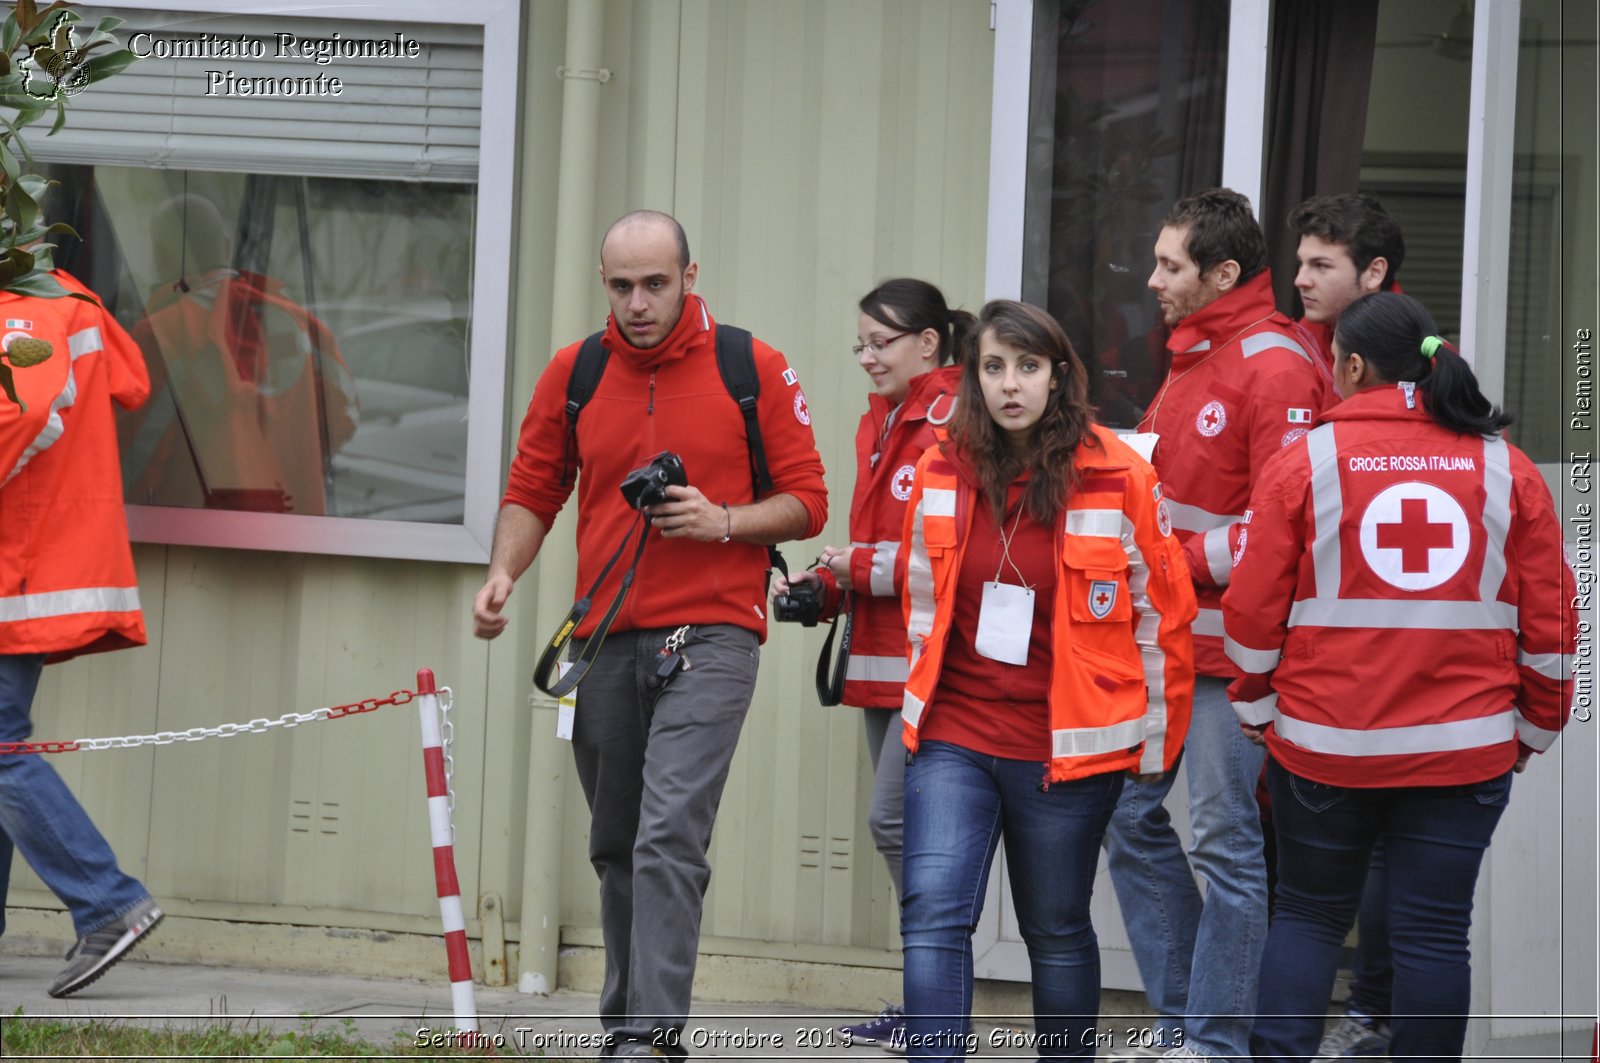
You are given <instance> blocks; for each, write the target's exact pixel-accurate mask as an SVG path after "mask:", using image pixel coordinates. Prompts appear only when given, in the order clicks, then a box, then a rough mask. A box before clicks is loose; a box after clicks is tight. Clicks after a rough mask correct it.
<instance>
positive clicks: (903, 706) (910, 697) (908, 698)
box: [900, 690, 923, 727]
mask: <svg viewBox="0 0 1600 1063" xmlns="http://www.w3.org/2000/svg"><path fill="white" fill-rule="evenodd" d="M922 709H923V702H922V699H921V698H919V697H917V696H916V695H915V694H913V693H911V691H909V690H908V691H906V692H905V696H904V697H903V698H901V699H900V717H901V719H903V720H905V722H906V726H907V727H915V726H916V725H917V721H918V720H920V719H922Z"/></svg>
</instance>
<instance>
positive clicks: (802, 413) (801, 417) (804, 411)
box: [794, 391, 811, 424]
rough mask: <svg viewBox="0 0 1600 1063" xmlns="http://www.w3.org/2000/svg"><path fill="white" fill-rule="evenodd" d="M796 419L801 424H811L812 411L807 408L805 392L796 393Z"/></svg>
mask: <svg viewBox="0 0 1600 1063" xmlns="http://www.w3.org/2000/svg"><path fill="white" fill-rule="evenodd" d="M794 419H795V420H797V421H799V422H800V423H801V424H810V423H811V410H810V409H809V408H808V407H807V406H806V393H805V392H803V391H797V392H795V393H794Z"/></svg>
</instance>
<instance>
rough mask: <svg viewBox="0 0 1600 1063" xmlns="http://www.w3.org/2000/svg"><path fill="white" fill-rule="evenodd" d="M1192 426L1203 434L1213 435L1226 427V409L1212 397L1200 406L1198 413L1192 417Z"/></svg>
mask: <svg viewBox="0 0 1600 1063" xmlns="http://www.w3.org/2000/svg"><path fill="white" fill-rule="evenodd" d="M1194 426H1195V428H1197V429H1198V430H1199V431H1200V434H1201V435H1203V436H1214V435H1216V434H1217V433H1218V432H1220V431H1222V430H1223V429H1224V428H1226V427H1228V411H1227V410H1225V409H1223V408H1222V403H1220V402H1218V401H1217V400H1216V399H1212V400H1211V401H1210V402H1208V403H1206V404H1205V405H1204V406H1202V407H1200V414H1199V416H1197V417H1196V418H1195V419H1194Z"/></svg>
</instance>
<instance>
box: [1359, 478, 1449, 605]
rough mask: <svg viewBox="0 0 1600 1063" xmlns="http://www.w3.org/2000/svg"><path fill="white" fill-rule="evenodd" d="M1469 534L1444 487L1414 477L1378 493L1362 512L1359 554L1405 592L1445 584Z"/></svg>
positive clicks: (1386, 580) (1375, 569)
mask: <svg viewBox="0 0 1600 1063" xmlns="http://www.w3.org/2000/svg"><path fill="white" fill-rule="evenodd" d="M1471 545H1472V533H1471V531H1470V530H1469V529H1468V527H1467V515H1466V513H1465V512H1464V511H1463V510H1462V508H1461V503H1459V502H1457V501H1456V500H1455V498H1454V497H1452V496H1451V495H1450V493H1449V492H1448V491H1445V490H1443V489H1441V488H1438V487H1435V486H1434V485H1433V484H1425V483H1418V482H1417V481H1415V480H1412V481H1407V482H1406V483H1399V484H1394V485H1393V486H1391V487H1386V488H1384V489H1383V490H1382V491H1380V492H1378V494H1377V496H1376V497H1374V498H1373V500H1372V501H1371V502H1369V503H1367V509H1366V512H1365V513H1363V514H1361V555H1362V556H1363V557H1364V558H1366V561H1367V564H1368V565H1370V566H1371V567H1372V571H1374V572H1376V573H1377V574H1378V576H1379V577H1380V578H1381V579H1382V580H1383V581H1384V582H1385V583H1389V584H1392V585H1394V586H1396V587H1399V588H1400V589H1401V590H1406V591H1425V590H1428V589H1429V588H1431V587H1437V586H1439V585H1440V584H1441V583H1444V582H1445V581H1446V580H1448V579H1450V577H1452V576H1454V575H1455V574H1456V573H1457V572H1460V571H1461V566H1462V565H1463V564H1464V563H1465V562H1466V560H1467V550H1468V549H1469V548H1470V547H1471Z"/></svg>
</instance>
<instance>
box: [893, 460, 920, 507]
mask: <svg viewBox="0 0 1600 1063" xmlns="http://www.w3.org/2000/svg"><path fill="white" fill-rule="evenodd" d="M916 475H917V467H916V466H915V465H902V466H900V467H899V468H898V469H896V470H895V471H894V479H892V480H890V481H889V493H890V494H892V495H894V497H896V498H898V499H899V500H900V501H902V502H904V501H906V500H907V499H909V498H910V497H911V481H912V480H914V479H915V478H916Z"/></svg>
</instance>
